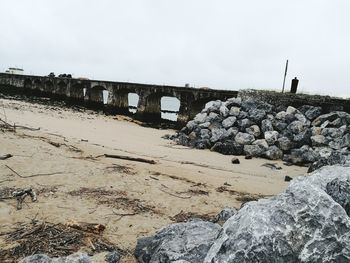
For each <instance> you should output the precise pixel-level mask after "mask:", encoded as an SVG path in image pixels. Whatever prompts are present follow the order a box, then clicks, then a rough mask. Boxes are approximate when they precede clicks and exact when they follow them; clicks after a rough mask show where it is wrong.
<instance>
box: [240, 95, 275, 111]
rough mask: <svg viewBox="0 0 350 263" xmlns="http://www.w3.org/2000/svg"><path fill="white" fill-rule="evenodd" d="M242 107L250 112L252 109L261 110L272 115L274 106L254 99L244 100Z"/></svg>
mask: <svg viewBox="0 0 350 263" xmlns="http://www.w3.org/2000/svg"><path fill="white" fill-rule="evenodd" d="M241 107H242V109H243V110H245V111H249V110H250V109H259V110H264V111H265V112H266V113H271V112H272V110H273V106H272V105H271V104H269V103H266V102H264V101H261V100H256V99H252V98H247V99H246V100H243V101H242V104H241Z"/></svg>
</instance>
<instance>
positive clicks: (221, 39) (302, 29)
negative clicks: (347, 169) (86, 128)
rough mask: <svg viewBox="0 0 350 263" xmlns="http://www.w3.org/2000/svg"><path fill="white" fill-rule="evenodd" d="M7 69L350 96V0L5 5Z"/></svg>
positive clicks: (2, 57) (18, 1)
mask: <svg viewBox="0 0 350 263" xmlns="http://www.w3.org/2000/svg"><path fill="white" fill-rule="evenodd" d="M0 9H1V16H0V25H1V29H2V30H1V36H0V39H1V41H0V70H1V71H4V70H5V69H6V68H7V67H10V66H19V67H23V68H24V70H25V71H26V72H27V73H32V74H43V75H46V74H48V73H49V72H51V71H53V72H55V73H56V74H59V73H72V74H73V75H74V76H75V77H89V78H95V79H108V80H120V81H130V82H144V83H156V84H170V85H184V84H185V83H190V84H191V85H194V86H196V87H203V86H204V87H210V88H218V89H232V90H238V89H246V88H255V89H274V90H280V89H281V86H282V81H283V73H284V65H285V61H286V59H289V66H290V67H289V71H288V76H287V89H289V87H290V81H291V79H292V78H294V77H298V78H299V79H300V86H299V90H300V91H302V92H306V93H317V94H331V95H336V96H346V97H349V96H350V51H349V49H350V30H349V25H350V16H349V10H350V1H349V0H264V1H262V0H245V1H242V0H240V1H236V0H217V1H214V0H176V1H175V0H172V1H171V0H124V1H121V0H98V1H97V0H95V1H92V0H11V1H9V0H8V1H6V0H0Z"/></svg>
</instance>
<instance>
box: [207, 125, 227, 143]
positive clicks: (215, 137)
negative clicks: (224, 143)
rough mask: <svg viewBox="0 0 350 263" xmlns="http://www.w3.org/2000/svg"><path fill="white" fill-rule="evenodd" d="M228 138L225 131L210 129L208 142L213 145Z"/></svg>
mask: <svg viewBox="0 0 350 263" xmlns="http://www.w3.org/2000/svg"><path fill="white" fill-rule="evenodd" d="M227 137H228V132H227V130H226V129H223V128H221V129H220V128H219V129H212V130H211V138H210V141H211V142H213V143H215V142H217V141H221V140H224V139H226V138H227Z"/></svg>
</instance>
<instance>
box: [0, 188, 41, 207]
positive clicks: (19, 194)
mask: <svg viewBox="0 0 350 263" xmlns="http://www.w3.org/2000/svg"><path fill="white" fill-rule="evenodd" d="M27 196H30V197H31V200H32V202H36V201H37V194H36V192H35V191H34V190H33V189H31V188H27V189H18V188H11V187H3V188H0V200H7V199H16V200H17V210H21V209H22V203H23V202H24V199H25V198H26V197H27Z"/></svg>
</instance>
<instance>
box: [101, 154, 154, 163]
mask: <svg viewBox="0 0 350 263" xmlns="http://www.w3.org/2000/svg"><path fill="white" fill-rule="evenodd" d="M104 156H105V157H107V158H115V159H122V160H128V161H133V162H142V163H149V164H156V163H157V162H156V161H154V160H150V159H144V158H138V157H131V156H125V155H116V154H104Z"/></svg>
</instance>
